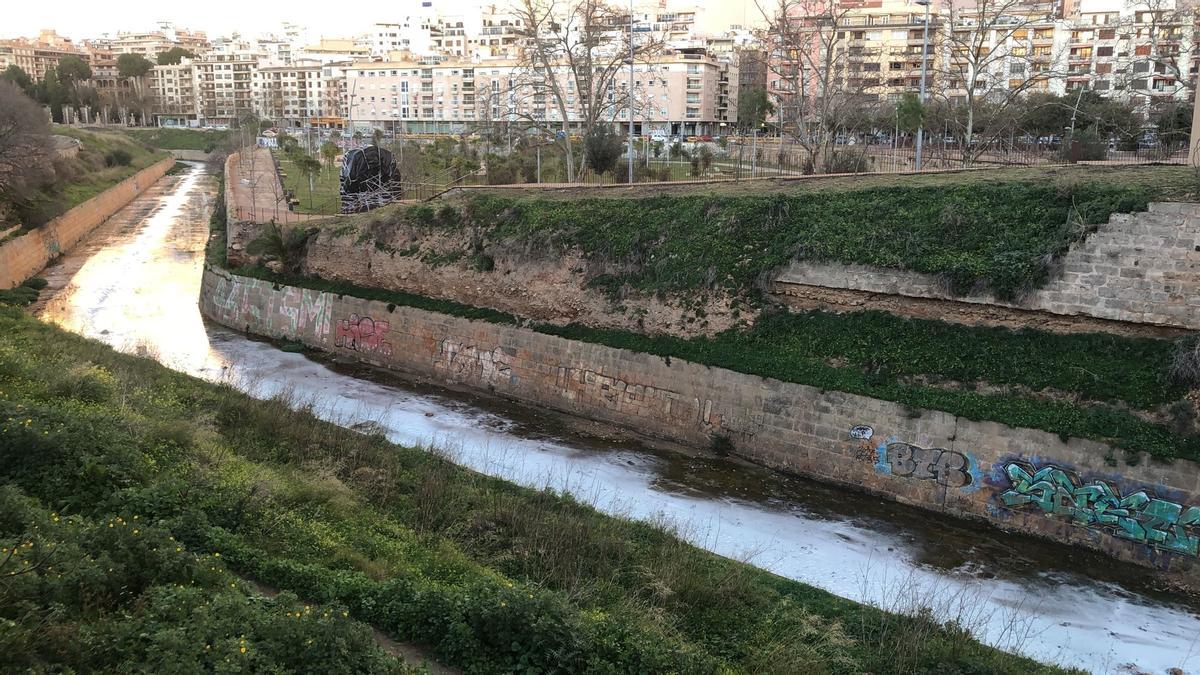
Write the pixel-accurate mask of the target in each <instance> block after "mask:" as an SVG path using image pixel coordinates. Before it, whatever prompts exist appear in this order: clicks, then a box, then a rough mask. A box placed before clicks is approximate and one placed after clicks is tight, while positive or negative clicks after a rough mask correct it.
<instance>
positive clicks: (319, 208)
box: [271, 150, 342, 215]
mask: <svg viewBox="0 0 1200 675" xmlns="http://www.w3.org/2000/svg"><path fill="white" fill-rule="evenodd" d="M271 154H272V155H274V157H275V159H276V161H278V162H279V170H280V171H281V172H282V173H283V174H284V178H283V187H284V189H285V190H291V191H292V192H293V193H294V194H295V198H296V199H299V200H300V203H299V204H297V205H296V207H295V210H296V212H297V213H317V214H325V215H333V214H335V213H340V212H341V208H342V199H341V193H340V188H341V183H340V180H341V179H340V173H339V170H338V167H337V166H336V165H335V166H323V167H321V170H320V172H318V173H317V174H316V175H315V176H313V180H312V184H311V186H310V184H309V181H308V179H307V178H305V177H304V176H303V175H301V173H300V172H299V171H297V170H296V165H295V163H294V162H293V161H292V160H290V159H288V157H287V154H285V153H283V152H279V151H278V150H272V151H271ZM310 187H311V188H312V190H311V192H310V189H309V188H310Z"/></svg>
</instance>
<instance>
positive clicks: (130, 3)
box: [0, 0, 759, 39]
mask: <svg viewBox="0 0 1200 675" xmlns="http://www.w3.org/2000/svg"><path fill="white" fill-rule="evenodd" d="M433 1H434V2H435V3H436V4H435V7H436V6H437V5H438V4H441V3H445V4H446V6H447V7H448V9H447V10H446V11H445V12H444V13H449V12H453V11H454V10H453V8H454V7H455V6H456V5H459V4H460V3H457V2H454V1H453V0H433ZM419 2H420V0H399V1H398V2H356V3H328V2H326V3H320V4H318V3H315V2H311V0H309V1H308V2H293V3H288V2H253V1H251V2H246V0H191V1H187V2H164V1H163V0H118V1H117V2H111V1H102V0H90V1H81V0H58V1H57V2H56V1H54V0H49V1H46V0H42V1H40V2H39V1H36V0H34V1H30V0H5V3H4V4H5V5H7V6H6V7H5V8H4V10H3V19H0V38H10V37H31V36H34V35H36V34H37V32H38V31H39V30H40V29H42V28H53V29H55V30H57V31H58V32H59V33H60V34H62V35H66V36H67V37H70V38H74V39H80V38H84V37H93V36H98V35H100V34H101V33H114V34H115V33H117V32H118V31H122V30H125V31H130V30H133V31H137V30H150V29H153V28H154V27H155V26H156V25H157V22H159V21H171V22H174V23H175V25H176V26H179V27H181V28H189V29H194V30H203V31H206V32H207V33H208V34H209V35H210V36H211V35H226V34H229V33H232V32H234V31H238V32H241V33H242V34H243V35H257V34H259V33H268V32H279V26H280V25H281V24H282V23H283V22H284V21H291V22H294V23H298V24H302V25H307V26H309V28H310V29H311V30H312V33H313V35H315V36H326V37H335V36H350V35H354V34H357V33H363V32H366V31H367V30H368V29H369V28H370V25H371V24H372V23H373V22H375V21H389V20H393V19H394V18H395V17H397V16H404V15H405V14H408V13H409V12H407V11H406V9H407V7H408V6H410V5H411V6H413V7H416V6H417V5H418V4H419ZM504 2H505V0H497V4H498V5H503V4H504ZM310 3H311V4H310ZM638 4H639V5H640V4H641V2H640V1H639V2H638ZM680 4H681V5H683V4H688V5H697V6H702V7H703V8H704V9H703V11H702V12H701V23H702V24H703V25H702V26H701V27H702V28H703V29H704V30H709V31H718V30H720V29H722V28H724V27H726V26H728V25H729V24H735V23H736V24H741V23H754V22H755V19H756V17H758V16H759V13H758V10H757V9H756V7H755V4H754V0H694V1H693V2H686V0H685V1H684V2H681V3H680ZM671 5H672V6H675V3H674V2H672V3H671ZM314 6H319V7H322V8H323V10H324V11H322V12H320V13H319V14H317V13H315V12H312V11H311V10H309V9H308V7H314ZM330 8H334V9H335V10H336V9H337V8H344V9H347V10H349V9H351V8H353V10H352V11H343V12H336V11H334V12H331V11H329V10H330Z"/></svg>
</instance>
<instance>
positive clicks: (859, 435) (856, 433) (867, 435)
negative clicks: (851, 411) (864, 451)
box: [850, 424, 875, 441]
mask: <svg viewBox="0 0 1200 675" xmlns="http://www.w3.org/2000/svg"><path fill="white" fill-rule="evenodd" d="M874 435H875V430H874V429H872V428H871V427H869V426H867V425H865V424H860V425H858V426H856V427H852V428H851V429H850V438H855V439H858V440H861V441H869V440H871V437H872V436H874Z"/></svg>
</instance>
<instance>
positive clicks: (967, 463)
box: [875, 436, 981, 492]
mask: <svg viewBox="0 0 1200 675" xmlns="http://www.w3.org/2000/svg"><path fill="white" fill-rule="evenodd" d="M875 452H876V456H877V460H876V462H875V470H876V471H877V472H879V473H882V474H888V475H892V476H899V477H901V478H915V479H917V480H928V481H932V482H934V483H937V484H938V485H943V486H945V487H952V488H959V489H960V490H962V491H963V492H973V491H975V490H977V489H979V485H980V483H981V475H980V471H979V467H978V465H977V464H976V462H975V458H974V457H972V456H971V455H970V454H966V453H962V452H958V451H956V450H946V449H944V448H922V447H920V446H916V445H913V444H911V443H905V442H903V441H899V440H897V439H896V438H895V437H894V436H893V437H891V438H889V439H888V440H887V441H885V442H883V443H880V444H879V445H878V446H877V447H876V448H875Z"/></svg>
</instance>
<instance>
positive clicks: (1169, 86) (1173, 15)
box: [1117, 0, 1197, 101]
mask: <svg viewBox="0 0 1200 675" xmlns="http://www.w3.org/2000/svg"><path fill="white" fill-rule="evenodd" d="M1126 8H1127V9H1128V13H1127V14H1126V15H1125V16H1124V17H1123V18H1122V20H1121V22H1120V23H1119V25H1118V26H1117V36H1118V39H1119V40H1121V41H1122V42H1124V43H1125V45H1123V46H1122V51H1128V53H1129V55H1130V57H1131V60H1130V62H1129V69H1128V70H1127V71H1126V72H1125V73H1124V84H1125V85H1126V89H1127V90H1128V91H1131V92H1133V93H1136V94H1140V95H1143V96H1147V97H1150V98H1153V97H1175V96H1179V97H1181V98H1184V99H1186V100H1188V101H1191V100H1192V99H1193V98H1194V97H1195V84H1194V83H1193V81H1192V76H1191V74H1190V73H1189V72H1188V64H1189V59H1188V57H1187V52H1188V49H1187V48H1188V47H1190V48H1192V50H1193V51H1194V49H1195V47H1196V44H1195V43H1196V36H1195V35H1194V30H1193V27H1194V26H1195V25H1196V21H1197V6H1196V4H1195V3H1194V2H1191V1H1189V0H1129V2H1128V3H1127V5H1126ZM1185 41H1186V44H1185ZM1193 58H1195V57H1194V56H1193ZM1156 76H1157V77H1159V78H1163V79H1161V80H1160V81H1162V82H1163V83H1164V85H1163V88H1161V89H1159V88H1156V87H1155V77H1156ZM1166 78H1170V82H1169V83H1168V80H1167V79H1166ZM1185 93H1186V95H1184V94H1185Z"/></svg>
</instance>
